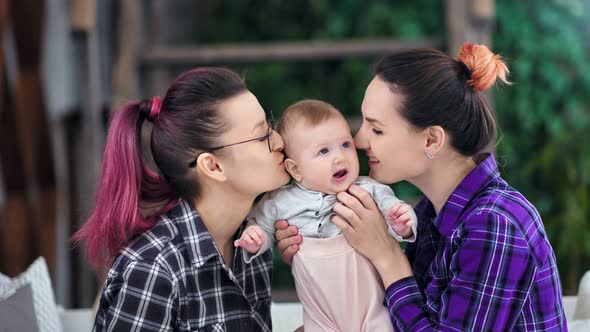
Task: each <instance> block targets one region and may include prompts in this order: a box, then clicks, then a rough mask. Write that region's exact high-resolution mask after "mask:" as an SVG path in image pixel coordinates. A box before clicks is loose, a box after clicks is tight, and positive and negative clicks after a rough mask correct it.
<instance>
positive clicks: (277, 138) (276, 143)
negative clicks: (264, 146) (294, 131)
mask: <svg viewBox="0 0 590 332" xmlns="http://www.w3.org/2000/svg"><path fill="white" fill-rule="evenodd" d="M271 135H272V137H271V142H272V150H273V151H283V149H284V148H285V141H283V136H281V134H279V133H278V132H276V131H275V130H274V129H273V131H272V133H271Z"/></svg>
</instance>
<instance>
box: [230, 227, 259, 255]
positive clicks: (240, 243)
mask: <svg viewBox="0 0 590 332" xmlns="http://www.w3.org/2000/svg"><path fill="white" fill-rule="evenodd" d="M266 237H267V235H266V232H265V231H264V230H263V229H262V228H261V227H260V226H258V225H252V226H249V227H248V228H246V229H245V230H244V233H242V236H241V237H240V239H239V240H235V241H234V246H235V247H236V248H237V247H242V248H244V250H246V251H247V252H249V253H251V254H255V253H257V252H258V250H260V248H261V247H262V244H263V243H264V242H265V241H266Z"/></svg>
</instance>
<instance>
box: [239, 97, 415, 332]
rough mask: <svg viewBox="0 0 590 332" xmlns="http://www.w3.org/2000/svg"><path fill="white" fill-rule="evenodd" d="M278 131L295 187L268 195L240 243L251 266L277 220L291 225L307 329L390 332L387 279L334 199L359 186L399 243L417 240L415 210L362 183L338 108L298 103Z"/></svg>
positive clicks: (315, 102)
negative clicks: (344, 226) (351, 237)
mask: <svg viewBox="0 0 590 332" xmlns="http://www.w3.org/2000/svg"><path fill="white" fill-rule="evenodd" d="M277 130H278V131H279V133H280V134H281V135H282V137H283V139H284V141H285V149H284V152H285V154H286V156H287V159H286V160H285V168H286V170H287V171H288V172H289V174H290V175H291V176H292V177H293V179H294V181H293V182H292V183H291V184H289V185H286V186H283V187H281V188H279V189H277V190H274V191H272V192H269V193H267V194H266V195H265V196H264V197H262V199H261V200H260V202H259V203H258V204H257V205H256V207H255V208H254V209H253V210H252V211H251V212H250V215H249V225H248V227H247V229H246V230H245V231H244V232H243V234H242V236H241V238H240V239H238V240H236V241H235V242H234V245H235V246H236V247H238V246H241V247H243V248H244V251H243V252H244V259H245V260H246V261H247V262H249V261H250V260H251V259H252V258H253V257H255V256H257V255H259V254H261V253H263V252H264V251H266V250H268V249H270V248H271V247H272V244H273V240H274V224H275V222H276V221H277V220H279V219H287V220H288V221H289V224H291V225H294V226H296V227H297V228H298V229H299V234H301V236H303V237H304V240H303V242H302V243H301V246H300V250H299V252H298V253H297V254H296V255H295V257H294V259H293V265H292V272H293V276H294V278H295V283H296V287H297V293H298V295H299V299H300V301H301V302H302V304H303V309H304V324H305V325H304V326H305V331H306V332H308V331H314V330H316V331H326V330H337V331H343V330H350V331H380V330H383V331H391V323H390V320H389V315H388V313H387V310H386V308H385V307H384V306H383V305H382V301H383V289H382V288H383V287H382V285H381V281H380V280H379V278H378V276H377V275H376V272H375V271H374V269H373V267H372V266H371V265H370V263H369V262H368V261H367V260H366V259H365V258H364V257H362V256H360V255H359V254H358V253H356V251H354V249H352V247H350V245H349V244H348V242H347V241H346V239H345V238H344V237H343V236H342V235H341V231H340V229H339V228H338V227H337V226H336V225H334V224H333V223H332V222H331V221H330V217H331V216H332V215H333V214H334V212H333V211H332V207H333V206H334V204H335V203H336V202H337V199H336V194H337V193H339V192H342V191H346V190H347V189H348V187H349V186H350V185H351V184H356V185H358V186H360V187H361V188H363V189H365V190H366V191H368V192H369V193H370V194H371V196H372V197H373V199H374V200H375V202H376V203H377V206H378V207H379V209H380V211H381V213H382V214H383V215H384V217H385V219H386V220H387V222H388V223H389V226H390V227H389V228H388V229H389V234H391V235H392V236H393V237H395V238H396V239H397V240H398V241H409V242H413V241H414V240H415V238H416V226H417V221H416V215H415V214H414V210H413V209H412V207H411V206H410V205H408V204H406V203H404V202H403V201H400V200H399V199H398V198H397V197H396V196H395V195H394V193H393V191H392V190H391V188H390V187H389V186H386V185H383V184H380V183H378V182H376V181H374V180H372V179H370V178H368V177H359V162H358V157H357V154H356V149H355V146H354V143H353V139H352V136H351V133H350V128H349V127H348V124H347V122H346V120H345V119H344V117H343V116H342V114H341V113H340V112H339V111H338V110H337V109H336V108H334V107H333V106H332V105H330V104H328V103H325V102H322V101H319V100H303V101H300V102H297V103H295V104H293V105H291V106H290V107H289V108H288V109H287V110H286V111H285V112H284V113H283V116H282V117H281V119H280V121H279V124H278V128H277ZM354 310H356V311H354ZM352 313H355V314H352Z"/></svg>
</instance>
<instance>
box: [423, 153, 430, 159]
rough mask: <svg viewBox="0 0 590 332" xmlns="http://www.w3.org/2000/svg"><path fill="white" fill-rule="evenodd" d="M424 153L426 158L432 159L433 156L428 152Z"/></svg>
mask: <svg viewBox="0 0 590 332" xmlns="http://www.w3.org/2000/svg"><path fill="white" fill-rule="evenodd" d="M424 153H426V157H428V159H432V155H431V154H430V153H428V151H424Z"/></svg>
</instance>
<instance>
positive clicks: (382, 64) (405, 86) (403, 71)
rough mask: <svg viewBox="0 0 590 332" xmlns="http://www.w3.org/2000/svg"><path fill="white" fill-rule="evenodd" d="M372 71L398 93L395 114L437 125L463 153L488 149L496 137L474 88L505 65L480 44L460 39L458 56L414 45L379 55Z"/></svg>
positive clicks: (491, 116)
mask: <svg viewBox="0 0 590 332" xmlns="http://www.w3.org/2000/svg"><path fill="white" fill-rule="evenodd" d="M375 73H376V75H377V76H378V77H379V78H381V79H382V80H383V81H385V82H387V83H389V85H390V88H391V89H392V91H394V92H399V93H401V94H402V95H403V99H402V100H403V101H402V105H401V107H400V109H399V110H398V111H399V112H400V114H401V115H402V116H403V117H404V118H405V119H407V120H408V122H410V123H411V124H412V125H413V126H415V127H417V128H426V127H429V126H433V125H439V126H441V127H442V128H444V129H445V131H447V132H448V133H449V134H450V136H451V144H452V146H453V147H454V148H455V149H456V150H457V151H459V152H460V153H461V154H463V155H465V156H475V155H478V154H480V153H483V152H491V151H492V150H493V149H494V145H495V141H496V133H497V129H496V119H495V115H494V111H493V110H492V109H491V108H490V107H489V106H488V105H487V103H486V102H485V100H484V98H483V97H482V96H481V94H480V93H479V91H483V90H485V89H487V88H489V87H490V86H492V85H493V84H494V83H495V82H496V78H499V79H500V80H502V81H503V82H505V83H508V84H509V82H507V81H506V75H507V74H508V68H507V67H506V65H505V64H504V63H503V62H502V60H501V58H500V57H499V56H498V55H494V54H493V53H492V52H491V51H490V50H489V49H488V48H487V47H485V46H483V45H474V44H471V43H465V44H464V45H463V47H462V48H461V50H460V56H459V58H458V59H453V58H452V57H450V56H448V55H446V54H444V53H442V52H440V51H438V50H434V49H416V50H411V51H406V52H401V53H397V54H393V55H390V56H387V57H385V58H383V59H381V60H380V61H379V62H378V63H377V65H376V69H375Z"/></svg>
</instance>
